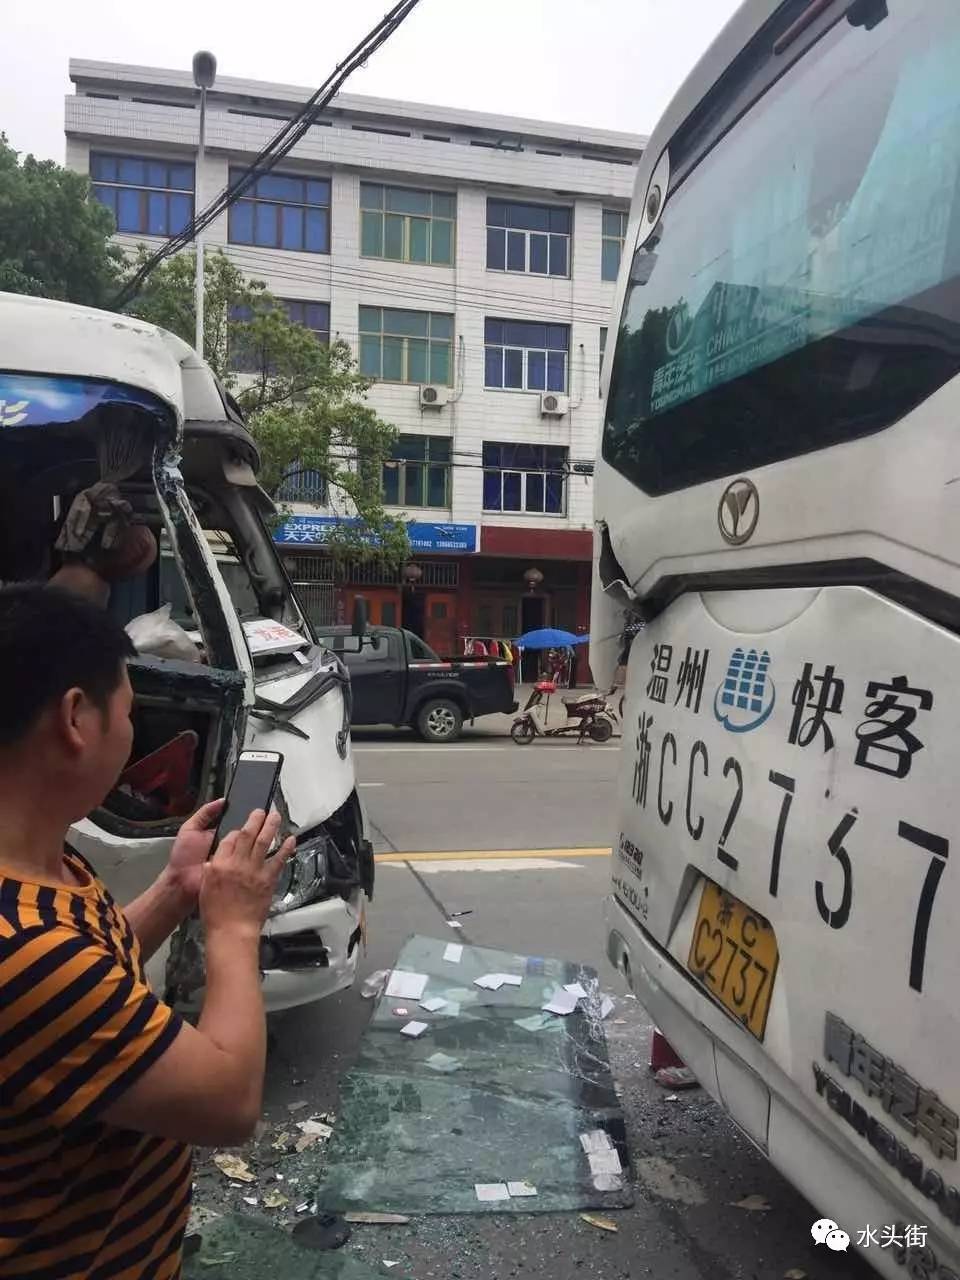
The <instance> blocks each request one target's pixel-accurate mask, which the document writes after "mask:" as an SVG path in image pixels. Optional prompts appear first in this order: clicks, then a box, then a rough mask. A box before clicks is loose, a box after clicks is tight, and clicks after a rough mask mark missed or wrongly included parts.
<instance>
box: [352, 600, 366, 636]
mask: <svg viewBox="0 0 960 1280" xmlns="http://www.w3.org/2000/svg"><path fill="white" fill-rule="evenodd" d="M369 621H370V610H369V607H368V605H367V598H366V596H356V597H355V598H354V601H353V622H352V625H351V634H352V635H354V636H355V637H357V638H358V639H362V638H363V637H364V636H365V635H366V634H367V623H368V622H369Z"/></svg>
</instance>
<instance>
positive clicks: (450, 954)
mask: <svg viewBox="0 0 960 1280" xmlns="http://www.w3.org/2000/svg"><path fill="white" fill-rule="evenodd" d="M462 955H463V945H462V943H459V942H448V943H447V945H446V948H445V950H444V953H443V958H444V960H449V961H450V963H451V964H459V963H460V957H461V956H462Z"/></svg>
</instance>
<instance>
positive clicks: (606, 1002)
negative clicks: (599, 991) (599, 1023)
mask: <svg viewBox="0 0 960 1280" xmlns="http://www.w3.org/2000/svg"><path fill="white" fill-rule="evenodd" d="M613 1009H614V1004H613V1001H612V1000H611V999H610V997H609V996H603V998H602V999H601V1001H600V1017H601V1018H605V1017H607V1015H608V1014H610V1013H613Z"/></svg>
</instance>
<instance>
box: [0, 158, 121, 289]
mask: <svg viewBox="0 0 960 1280" xmlns="http://www.w3.org/2000/svg"><path fill="white" fill-rule="evenodd" d="M89 197H90V183H89V181H88V180H87V178H86V177H84V176H83V175H82V174H79V173H74V172H72V170H70V169H65V168H63V166H62V165H59V164H55V163H54V162H53V161H52V160H37V159H35V158H34V157H33V156H26V157H25V158H24V159H23V160H22V161H21V159H20V156H19V154H18V153H17V152H16V151H14V150H13V148H12V147H11V146H10V145H9V143H8V142H7V139H6V136H5V135H4V134H2V133H0V289H3V290H6V291H7V292H8V293H29V294H33V295H35V296H38V297H46V298H59V299H61V300H62V301H65V302H80V303H84V304H86V305H87V306H91V307H103V306H107V305H109V302H110V299H111V297H112V296H113V295H114V294H115V292H116V290H117V288H118V287H119V286H118V282H119V278H120V272H121V265H122V255H121V252H120V250H119V249H118V248H116V246H114V245H112V244H111V243H110V237H111V235H112V234H113V230H114V227H113V218H112V216H111V214H110V212H109V210H107V209H105V208H104V207H103V205H101V204H98V203H97V201H96V200H91V199H90V198H89Z"/></svg>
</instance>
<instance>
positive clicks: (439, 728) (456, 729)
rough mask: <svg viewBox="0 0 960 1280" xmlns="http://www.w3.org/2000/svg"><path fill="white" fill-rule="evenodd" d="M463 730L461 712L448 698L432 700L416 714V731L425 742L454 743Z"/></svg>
mask: <svg viewBox="0 0 960 1280" xmlns="http://www.w3.org/2000/svg"><path fill="white" fill-rule="evenodd" d="M462 728H463V712H462V711H461V710H460V708H459V707H458V706H457V704H456V703H455V702H452V701H451V700H450V699H449V698H432V699H431V700H430V701H429V702H425V703H424V704H423V706H422V707H421V708H420V710H419V711H418V712H417V729H418V730H419V731H420V735H421V737H423V738H425V739H426V740H427V742H454V741H455V740H456V739H457V738H459V737H460V730H461V729H462Z"/></svg>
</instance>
